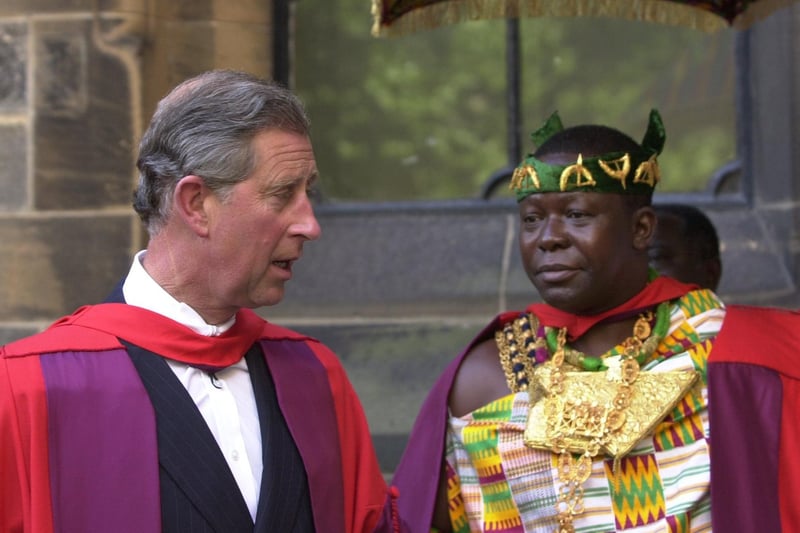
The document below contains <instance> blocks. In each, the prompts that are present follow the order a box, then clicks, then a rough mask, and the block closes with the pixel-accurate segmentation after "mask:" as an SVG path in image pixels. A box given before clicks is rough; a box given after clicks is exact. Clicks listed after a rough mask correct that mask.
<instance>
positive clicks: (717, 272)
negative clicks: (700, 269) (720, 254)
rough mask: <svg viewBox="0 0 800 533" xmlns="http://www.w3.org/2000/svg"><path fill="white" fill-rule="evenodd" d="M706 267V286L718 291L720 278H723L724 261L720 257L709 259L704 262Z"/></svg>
mask: <svg viewBox="0 0 800 533" xmlns="http://www.w3.org/2000/svg"><path fill="white" fill-rule="evenodd" d="M704 268H705V271H706V276H707V277H708V283H707V284H706V286H707V287H708V288H709V289H711V290H712V291H716V290H717V285H719V280H720V278H722V261H721V260H719V259H709V260H708V261H705V262H704Z"/></svg>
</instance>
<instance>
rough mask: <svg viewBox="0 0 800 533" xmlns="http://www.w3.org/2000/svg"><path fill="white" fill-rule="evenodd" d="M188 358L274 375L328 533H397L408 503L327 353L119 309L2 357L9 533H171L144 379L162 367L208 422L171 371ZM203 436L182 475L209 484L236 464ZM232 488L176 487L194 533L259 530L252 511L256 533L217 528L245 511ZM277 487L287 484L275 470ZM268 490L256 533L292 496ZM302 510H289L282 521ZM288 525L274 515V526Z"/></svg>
mask: <svg viewBox="0 0 800 533" xmlns="http://www.w3.org/2000/svg"><path fill="white" fill-rule="evenodd" d="M134 351H136V352H139V353H137V354H136V357H134V353H133V352H134ZM129 352H130V353H129ZM148 353H149V354H150V356H148ZM190 353H195V354H196V353H202V354H205V355H206V356H207V357H208V358H209V360H211V361H215V362H217V361H218V362H225V361H226V358H231V353H235V356H234V357H233V359H235V360H238V359H239V358H241V357H242V356H243V355H245V354H247V357H248V361H252V362H258V363H260V361H262V360H263V361H264V363H265V365H266V368H268V371H267V372H265V373H266V374H268V375H269V376H270V377H271V382H272V383H274V392H275V395H276V397H277V404H278V408H279V411H280V414H281V415H282V416H283V418H284V419H285V423H286V425H287V426H288V429H289V431H290V433H291V437H292V439H293V440H294V445H295V446H296V449H297V452H299V457H300V458H301V459H302V465H303V467H304V470H305V477H306V478H307V487H308V489H307V490H308V494H309V496H310V506H311V511H312V514H313V526H314V528H315V529H316V531H319V532H322V531H326V532H327V531H335V532H369V531H391V530H396V529H397V521H396V520H397V517H396V515H395V516H394V517H393V516H392V512H393V510H394V509H395V508H396V507H395V501H394V500H395V498H396V495H397V492H396V491H395V490H389V489H388V488H387V486H386V484H385V482H384V480H383V477H382V474H381V472H380V468H379V466H378V463H377V459H376V456H375V452H374V449H373V446H372V442H371V440H370V435H369V430H368V427H367V423H366V419H365V417H364V414H363V411H362V409H361V404H360V403H359V400H358V398H357V396H356V394H355V392H354V390H353V389H352V386H351V384H350V382H349V380H348V379H347V376H346V374H345V372H344V369H343V368H342V366H341V364H340V362H339V361H338V359H337V358H336V356H335V355H334V354H333V353H332V352H331V351H330V350H329V349H328V348H327V347H325V346H324V345H323V344H321V343H319V342H318V341H316V340H314V339H311V338H309V337H306V336H303V335H300V334H298V333H296V332H293V331H290V330H287V329H284V328H281V327H278V326H275V325H273V324H270V323H268V322H266V321H264V320H262V319H261V318H260V317H258V316H257V315H256V314H255V313H253V312H252V311H249V310H242V311H240V312H239V313H237V317H236V324H235V325H234V327H233V328H231V330H229V331H228V332H226V333H225V334H223V335H221V336H219V337H204V336H202V335H198V334H196V333H194V332H193V331H192V330H191V329H189V328H187V327H184V326H182V325H180V324H177V323H175V322H173V321H171V320H169V319H166V318H164V317H162V316H160V315H158V314H156V313H153V312H150V311H147V310H144V309H141V308H137V307H134V306H129V305H125V304H119V303H108V304H101V305H96V306H87V307H84V308H81V309H79V310H77V311H76V312H75V313H74V314H72V315H70V316H67V317H65V318H63V319H61V320H59V321H57V322H56V323H54V324H53V325H52V326H51V327H50V328H48V329H47V330H45V331H44V332H42V333H40V334H38V335H35V336H32V337H28V338H25V339H22V340H19V341H17V342H14V343H11V344H9V345H7V346H5V347H2V348H0V472H2V475H0V531H4V532H25V533H52V532H55V531H114V532H115V533H117V532H119V533H126V532H131V533H134V532H135V533H148V532H158V531H161V530H162V502H161V499H163V498H168V497H170V498H172V497H177V496H176V495H175V493H169V494H167V493H164V486H163V484H162V485H161V486H160V483H159V477H160V475H161V474H160V470H159V464H160V463H161V466H162V469H168V468H169V467H168V466H165V462H166V459H165V454H166V453H167V452H166V451H165V450H164V449H163V447H164V443H163V442H161V441H160V439H161V435H162V433H163V432H164V431H166V430H165V429H164V428H163V427H160V426H159V427H157V424H156V419H157V414H158V413H157V409H154V405H155V404H154V403H153V401H154V400H153V401H151V396H149V394H148V393H150V394H152V390H151V389H150V388H148V389H147V390H146V388H145V384H143V383H144V382H143V377H142V376H143V375H144V374H142V370H141V365H142V364H144V365H145V366H146V365H148V364H152V362H153V361H155V363H156V364H160V365H161V366H162V367H163V369H162V370H161V374H159V373H158V372H156V373H155V374H154V375H155V376H156V377H157V378H159V379H161V378H162V377H163V376H166V378H164V379H165V380H166V381H170V380H172V381H174V385H175V386H176V387H177V388H178V389H179V390H181V391H182V392H181V394H183V395H184V396H186V398H185V400H186V402H187V403H188V404H189V407H188V411H184V414H187V415H190V416H189V418H191V416H195V417H196V418H198V419H200V418H201V417H200V416H199V413H193V411H192V410H194V411H196V407H195V406H194V404H193V403H192V402H191V399H190V398H188V395H185V390H183V389H182V388H181V385H180V383H179V382H177V380H176V379H175V378H174V375H173V374H172V372H171V371H170V370H169V368H168V367H167V365H166V363H164V362H163V360H162V359H161V357H167V358H171V359H176V360H188V359H191V357H190V356H189V355H188V354H190ZM152 354H158V355H159V356H161V357H154V356H152ZM253 356H255V357H256V359H250V358H251V357H253ZM148 357H150V358H149V359H148ZM259 358H260V359H259ZM145 381H146V380H145ZM147 386H148V387H150V386H151V385H147ZM154 410H155V411H156V412H154ZM259 417H260V418H261V413H259ZM159 420H161V419H159ZM167 420H168V421H169V420H176V422H177V423H176V425H178V424H180V423H183V422H184V421H183V420H182V419H180V418H178V419H169V418H168V419H167ZM160 423H161V422H159V424H160ZM261 423H262V424H264V423H267V421H264V420H261ZM272 423H274V421H269V424H272ZM187 427H190V428H191V429H195V428H192V427H191V426H187ZM269 427H272V426H269ZM203 429H205V432H206V433H208V435H207V437H208V438H207V439H206V442H210V443H211V446H207V447H206V448H207V449H197V448H202V447H201V446H198V445H197V437H196V436H193V435H186V436H183V438H185V441H184V442H183V443H181V444H182V445H183V446H182V447H178V449H177V453H175V451H174V450H173V451H172V452H171V453H173V454H174V455H175V456H177V457H178V459H179V460H183V456H184V455H189V456H191V457H193V462H189V463H188V464H184V466H185V468H184V470H183V471H177V470H176V471H175V472H170V473H171V474H175V475H176V476H177V477H181V476H191V475H193V474H198V475H199V476H200V478H202V476H203V475H204V474H205V473H206V472H205V467H206V465H207V464H211V463H213V462H214V460H216V461H217V462H218V463H219V464H222V465H224V464H225V463H224V459H223V458H222V457H221V455H220V451H219V448H218V447H216V446H215V445H214V441H213V437H212V436H211V435H210V432H208V431H207V428H203ZM157 435H158V438H157ZM180 437H181V435H178V438H180ZM209 457H210V459H209ZM206 461H208V462H206ZM279 467H280V465H274V464H273V465H271V468H273V469H275V470H277V469H279ZM223 469H224V466H223ZM227 474H228V475H227V478H229V480H228V482H229V484H228V485H225V486H217V485H213V486H210V487H201V486H196V485H195V484H191V483H186V484H185V486H180V481H177V482H176V483H175V485H176V486H178V488H179V489H180V492H182V494H181V495H180V497H181V498H184V499H188V500H189V501H190V502H191V504H194V505H195V507H197V509H196V516H199V517H201V518H200V519H199V520H201V522H202V523H194V522H193V525H187V526H186V527H187V528H188V529H185V530H186V531H190V530H191V531H193V532H194V531H220V532H224V533H232V532H233V531H243V530H249V531H253V530H254V529H253V527H254V525H253V522H252V519H251V518H250V515H249V513H248V512H247V509H246V507H242V511H243V513H244V514H241V513H240V516H242V517H243V520H244V526H245V527H232V526H231V527H228V526H227V525H226V522H225V521H224V520H225V519H227V518H226V517H224V515H223V517H222V518H221V517H220V516H217V515H214V513H215V512H217V511H219V512H221V513H225V512H227V511H228V509H224V508H223V509H213V510H208V509H206V508H204V507H203V504H204V503H209V504H210V505H209V506H210V507H214V506H215V505H216V506H217V507H226V506H225V505H221V504H216V503H215V502H216V501H217V500H220V501H224V500H225V498H226V497H230V495H231V494H234V495H236V496H234V498H236V497H238V498H241V495H240V494H238V490H237V487H236V485H235V481H234V480H233V477H232V475H230V472H229V471H227ZM268 474H269V475H277V474H279V472H273V471H269V470H267V468H266V465H265V476H267V475H268ZM263 487H265V485H262V492H261V501H260V502H259V515H258V517H257V519H256V524H255V530H256V531H259V530H264V531H271V530H272V529H270V526H272V525H273V524H272V523H266V524H265V523H263V520H262V523H261V525H260V527H259V523H260V522H259V520H261V519H262V518H263V516H262V514H264V515H266V514H267V513H262V504H263V505H268V504H269V501H270V500H274V501H280V498H281V490H280V488H281V487H279V486H271V487H269V491H268V492H266V493H265V492H264V490H263ZM204 489H208V490H206V491H205V492H204ZM183 493H185V494H183ZM176 501H177V500H176ZM198 502H201V503H198ZM234 503H235V502H234ZM293 504H294V505H295V506H297V503H296V502H286V507H284V508H282V509H283V511H285V509H286V508H288V507H291V505H293ZM242 505H243V502H242ZM283 511H282V510H281V509H280V508H279V509H277V510H275V513H276V514H275V516H282V515H281V512H283ZM193 512H194V511H193ZM193 516H194V515H193ZM179 518H180V517H179ZM196 519H197V518H196V517H194V518H192V520H196ZM209 524H211V525H210V526H209ZM248 524H249V525H248Z"/></svg>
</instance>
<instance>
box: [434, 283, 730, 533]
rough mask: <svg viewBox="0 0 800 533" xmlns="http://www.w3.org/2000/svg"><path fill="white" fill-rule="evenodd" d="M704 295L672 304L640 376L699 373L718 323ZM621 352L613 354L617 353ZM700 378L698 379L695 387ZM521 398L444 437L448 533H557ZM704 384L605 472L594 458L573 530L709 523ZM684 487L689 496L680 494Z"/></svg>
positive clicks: (719, 315) (548, 481)
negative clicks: (530, 444)
mask: <svg viewBox="0 0 800 533" xmlns="http://www.w3.org/2000/svg"><path fill="white" fill-rule="evenodd" d="M724 314H725V312H724V309H723V307H722V305H721V303H720V302H719V301H718V300H717V299H716V297H715V296H714V295H713V293H711V292H710V291H693V292H689V293H687V294H686V295H685V296H684V297H683V298H680V299H678V300H675V301H674V304H673V305H672V309H671V310H670V326H669V330H668V333H667V334H666V335H665V337H664V339H663V340H662V341H661V343H660V344H659V345H658V347H657V348H656V351H655V359H654V360H653V361H651V362H650V363H649V364H646V365H644V366H643V367H642V369H643V370H645V371H650V372H664V371H676V370H695V371H697V372H699V373H701V375H702V374H703V373H704V372H705V368H706V359H707V354H708V351H709V349H710V347H711V344H712V343H713V339H714V337H715V336H716V335H717V333H718V331H719V327H720V326H721V324H722V319H723V317H724ZM618 348H620V347H618ZM703 381H704V380H703ZM529 407H530V404H529V401H528V393H527V392H518V393H516V394H509V395H508V396H506V397H504V398H500V399H498V400H496V401H494V402H492V403H490V404H488V405H485V406H483V407H481V408H480V409H478V410H476V411H474V412H472V413H470V414H468V415H466V416H464V417H460V418H456V417H451V418H450V421H449V427H448V433H447V467H448V473H449V476H448V477H449V479H448V487H449V492H450V493H451V494H452V498H451V501H450V507H451V518H452V522H453V524H454V526H455V527H454V529H455V531H457V532H459V533H462V532H469V531H492V532H524V531H527V532H542V533H544V532H547V533H551V532H552V531H554V530H555V529H556V528H557V521H556V507H555V506H556V501H557V498H558V491H559V486H560V481H559V477H558V467H557V461H556V456H555V455H554V454H553V453H552V452H550V451H549V450H538V449H531V448H528V447H527V446H526V445H525V442H524V441H523V433H524V431H525V426H526V421H527V418H528V409H529ZM707 439H708V423H707V410H706V387H705V383H702V384H701V385H700V386H698V387H697V388H696V389H695V390H693V391H692V392H691V393H690V394H688V395H687V396H686V397H684V399H683V400H682V401H681V402H680V404H679V405H678V406H677V407H676V408H675V409H674V410H673V412H672V413H671V415H669V416H668V417H667V419H665V420H664V421H663V422H661V423H660V424H659V426H658V427H657V428H656V430H655V433H654V434H653V435H651V436H648V437H645V438H644V439H642V440H641V441H640V442H639V443H638V444H637V445H636V447H635V448H634V449H633V451H632V452H631V453H629V454H628V455H627V456H625V457H624V458H623V459H622V461H621V462H620V464H619V465H618V467H617V471H616V473H615V472H614V470H613V463H614V462H613V460H612V459H609V458H607V457H603V456H602V455H600V456H598V457H596V458H595V460H594V462H593V465H592V473H591V477H589V479H588V480H587V481H585V482H584V483H583V484H582V487H583V490H584V494H583V505H584V507H585V511H584V512H583V513H581V514H579V515H578V516H577V517H576V518H575V521H574V525H575V529H576V531H625V530H628V529H632V528H641V529H638V531H653V532H656V531H658V532H662V531H665V532H678V531H680V532H684V531H687V532H688V531H703V530H706V529H708V527H709V525H710V522H711V506H710V493H709V485H710V473H709V471H710V467H709V445H708V440H707ZM686 487H691V490H683V489H685V488H686Z"/></svg>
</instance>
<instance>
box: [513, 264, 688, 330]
mask: <svg viewBox="0 0 800 533" xmlns="http://www.w3.org/2000/svg"><path fill="white" fill-rule="evenodd" d="M696 288H697V286H696V285H687V284H685V283H681V282H680V281H678V280H675V279H672V278H668V277H665V276H659V277H657V278H656V279H654V280H653V281H651V282H650V283H648V284H647V286H646V287H645V288H644V289H643V290H642V291H641V292H639V294H637V295H636V296H634V297H633V298H631V299H630V300H628V301H627V302H624V303H622V304H620V305H618V306H617V307H614V308H613V309H609V310H608V311H604V312H602V313H599V314H597V315H573V314H572V313H567V312H565V311H562V310H560V309H556V308H555V307H552V306H550V305H547V304H532V305H530V306H528V308H527V310H528V311H529V312H532V313H533V314H534V315H536V316H537V317H538V318H539V322H540V323H541V324H542V325H544V326H550V327H555V328H563V327H566V328H567V334H568V336H569V338H570V339H577V338H578V337H580V336H581V335H583V334H584V333H586V332H587V331H588V330H589V329H590V328H591V327H592V326H594V325H596V324H598V323H600V322H602V321H604V320H609V319H613V318H614V317H618V316H621V315H631V314H635V313H638V312H640V311H644V310H645V309H649V308H651V307H653V306H654V305H657V304H660V303H661V302H666V301H668V300H674V299H675V298H680V297H681V296H683V295H684V294H686V293H687V292H689V291H691V290H694V289H696Z"/></svg>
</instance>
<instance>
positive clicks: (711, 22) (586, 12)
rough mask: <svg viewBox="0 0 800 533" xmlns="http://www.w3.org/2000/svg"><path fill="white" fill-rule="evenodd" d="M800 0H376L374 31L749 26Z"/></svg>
mask: <svg viewBox="0 0 800 533" xmlns="http://www.w3.org/2000/svg"><path fill="white" fill-rule="evenodd" d="M796 1H797V0H750V1H747V0H745V1H742V0H738V1H731V2H725V1H698V0H372V15H373V27H372V34H373V35H374V36H376V37H384V36H397V35H405V34H409V33H413V32H415V31H419V30H428V29H433V28H438V27H441V26H447V25H451V24H456V23H459V22H465V21H470V20H480V19H499V18H520V17H613V18H621V19H629V20H641V21H646V22H654V23H659V24H666V25H674V26H685V27H689V28H693V29H698V30H702V31H706V32H714V31H717V30H720V29H722V28H727V27H734V28H737V29H742V28H746V27H748V26H750V25H751V24H753V23H754V22H756V21H758V20H760V19H762V18H764V17H766V16H767V15H769V14H770V13H771V12H773V11H775V10H776V9H778V8H781V7H785V6H788V5H789V4H791V3H793V2H796ZM724 4H731V5H733V7H725V5H724ZM731 10H734V11H733V12H731Z"/></svg>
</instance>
